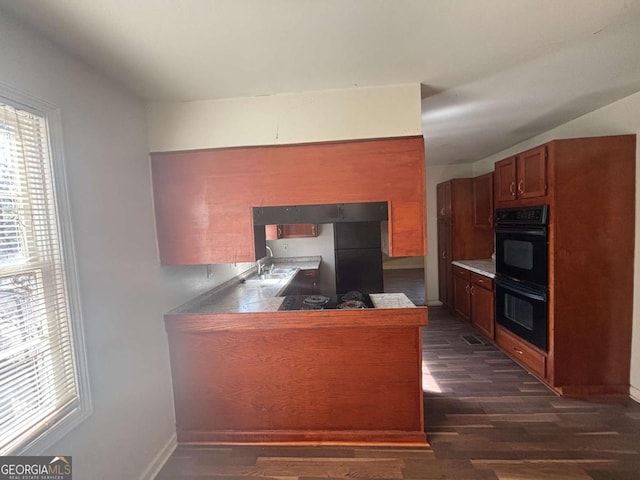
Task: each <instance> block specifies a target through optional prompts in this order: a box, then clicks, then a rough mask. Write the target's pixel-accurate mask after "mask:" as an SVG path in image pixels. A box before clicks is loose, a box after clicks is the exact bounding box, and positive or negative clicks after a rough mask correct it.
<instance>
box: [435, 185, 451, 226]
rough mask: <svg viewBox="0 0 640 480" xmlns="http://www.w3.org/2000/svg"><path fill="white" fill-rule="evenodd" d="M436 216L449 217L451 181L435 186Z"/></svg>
mask: <svg viewBox="0 0 640 480" xmlns="http://www.w3.org/2000/svg"><path fill="white" fill-rule="evenodd" d="M436 193H437V207H438V218H451V181H447V182H443V183H439V184H438V185H437V186H436Z"/></svg>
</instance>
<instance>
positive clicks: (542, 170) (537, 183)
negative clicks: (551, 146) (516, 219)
mask: <svg viewBox="0 0 640 480" xmlns="http://www.w3.org/2000/svg"><path fill="white" fill-rule="evenodd" d="M547 156H548V153H547V146H546V145H542V146H539V147H536V148H532V149H531V150H527V151H526V152H522V153H520V154H518V155H517V156H515V157H510V158H506V159H504V160H501V161H499V162H496V164H495V170H494V176H495V182H494V185H495V204H496V206H500V207H509V206H517V205H521V204H525V203H526V204H528V205H532V204H533V203H544V202H545V200H544V197H546V195H547ZM529 200H535V201H533V202H531V201H529ZM522 202H525V203H522Z"/></svg>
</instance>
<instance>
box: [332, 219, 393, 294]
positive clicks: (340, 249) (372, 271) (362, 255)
mask: <svg viewBox="0 0 640 480" xmlns="http://www.w3.org/2000/svg"><path fill="white" fill-rule="evenodd" d="M333 234H334V241H335V252H336V293H338V294H343V293H347V292H350V291H352V290H357V291H359V292H362V293H381V292H382V291H383V288H384V285H383V279H382V250H381V247H380V222H340V223H334V224H333Z"/></svg>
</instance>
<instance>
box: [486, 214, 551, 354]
mask: <svg viewBox="0 0 640 480" xmlns="http://www.w3.org/2000/svg"><path fill="white" fill-rule="evenodd" d="M548 219H549V206H548V205H537V206H532V207H519V208H498V209H496V213H495V225H496V278H495V287H496V288H495V294H496V305H495V307H496V308H495V312H496V322H497V323H498V324H499V325H501V326H502V327H504V328H506V329H507V330H509V331H511V332H512V333H514V334H515V335H517V336H518V337H520V338H522V339H524V340H526V341H527V342H529V343H531V344H532V345H535V346H536V347H538V348H540V349H541V350H545V351H547V349H548V340H547V337H548V311H547V299H548V294H549V289H548V286H549V268H548V250H549V248H548V246H549V240H548Z"/></svg>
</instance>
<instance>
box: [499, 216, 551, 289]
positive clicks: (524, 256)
mask: <svg viewBox="0 0 640 480" xmlns="http://www.w3.org/2000/svg"><path fill="white" fill-rule="evenodd" d="M547 245H548V243H547V227H529V226H521V227H516V226H508V227H496V273H499V274H502V275H506V276H508V277H511V278H514V279H516V280H519V281H522V282H529V283H533V284H537V285H542V286H547V285H548V284H549V279H548V268H547V261H548V260H547Z"/></svg>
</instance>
